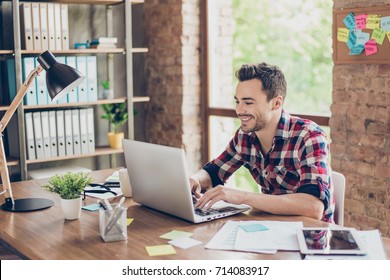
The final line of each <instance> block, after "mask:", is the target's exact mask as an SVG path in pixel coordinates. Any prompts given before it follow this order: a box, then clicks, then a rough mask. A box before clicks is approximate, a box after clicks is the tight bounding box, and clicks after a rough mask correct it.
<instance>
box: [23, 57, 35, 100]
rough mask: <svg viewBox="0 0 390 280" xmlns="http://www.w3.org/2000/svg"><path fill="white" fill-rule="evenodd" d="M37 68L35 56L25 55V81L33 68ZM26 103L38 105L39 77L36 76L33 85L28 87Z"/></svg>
mask: <svg viewBox="0 0 390 280" xmlns="http://www.w3.org/2000/svg"><path fill="white" fill-rule="evenodd" d="M34 69H35V59H34V58H33V57H23V58H22V71H23V80H24V81H25V80H26V78H27V76H28V75H29V74H30V72H31V71H32V70H34ZM24 104H25V105H37V104H38V97H37V78H34V80H33V82H32V84H31V86H30V87H29V88H28V90H27V93H26V95H25V97H24Z"/></svg>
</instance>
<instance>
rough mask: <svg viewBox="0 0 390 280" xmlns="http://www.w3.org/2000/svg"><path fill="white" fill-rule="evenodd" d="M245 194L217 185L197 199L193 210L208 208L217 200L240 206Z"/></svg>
mask: <svg viewBox="0 0 390 280" xmlns="http://www.w3.org/2000/svg"><path fill="white" fill-rule="evenodd" d="M245 193H246V192H243V191H239V190H236V189H232V188H228V187H223V186H221V185H219V186H216V187H215V188H212V189H210V190H208V191H207V192H206V193H205V194H204V195H203V196H202V197H201V198H199V200H198V202H197V203H196V204H195V208H203V207H205V206H206V207H207V208H210V207H212V206H213V205H214V204H215V203H216V202H217V201H219V200H223V201H225V202H230V203H233V204H241V203H242V201H243V198H244V195H245Z"/></svg>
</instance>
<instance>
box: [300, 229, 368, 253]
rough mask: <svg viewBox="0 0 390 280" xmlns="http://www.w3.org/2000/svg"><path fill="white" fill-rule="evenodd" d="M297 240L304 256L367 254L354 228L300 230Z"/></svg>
mask: <svg viewBox="0 0 390 280" xmlns="http://www.w3.org/2000/svg"><path fill="white" fill-rule="evenodd" d="M297 238H298V244H299V248H300V251H301V253H302V254H307V255H310V254H312V255H313V254H318V255H364V254H366V252H365V250H364V248H363V246H362V244H361V241H360V239H359V236H358V235H357V231H356V230H355V229H354V228H300V229H298V230H297Z"/></svg>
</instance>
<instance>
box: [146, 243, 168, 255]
mask: <svg viewBox="0 0 390 280" xmlns="http://www.w3.org/2000/svg"><path fill="white" fill-rule="evenodd" d="M145 249H146V252H148V255H149V256H151V257H156V256H165V255H174V254H176V251H175V248H173V246H172V245H156V246H146V247H145Z"/></svg>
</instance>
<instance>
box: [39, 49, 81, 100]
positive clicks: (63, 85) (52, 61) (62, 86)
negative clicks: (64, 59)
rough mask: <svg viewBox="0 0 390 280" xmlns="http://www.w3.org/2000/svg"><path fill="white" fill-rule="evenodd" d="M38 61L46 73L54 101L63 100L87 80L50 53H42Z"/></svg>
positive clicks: (48, 87) (48, 88) (47, 85)
mask: <svg viewBox="0 0 390 280" xmlns="http://www.w3.org/2000/svg"><path fill="white" fill-rule="evenodd" d="M37 60H38V62H39V64H41V66H42V68H43V69H44V70H45V71H46V87H47V90H48V92H49V95H50V98H51V100H52V101H57V100H59V99H61V98H62V97H63V96H64V95H66V94H67V93H68V92H70V91H71V90H72V89H74V88H75V87H77V86H78V85H79V84H80V83H81V82H82V81H84V79H85V77H84V76H83V75H82V74H81V73H80V72H79V71H77V70H76V69H74V68H72V67H70V66H68V65H65V64H62V63H59V62H58V61H57V60H56V58H55V57H54V55H53V54H52V53H51V52H50V51H45V52H43V53H41V54H40V55H39V57H38V59H37Z"/></svg>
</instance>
